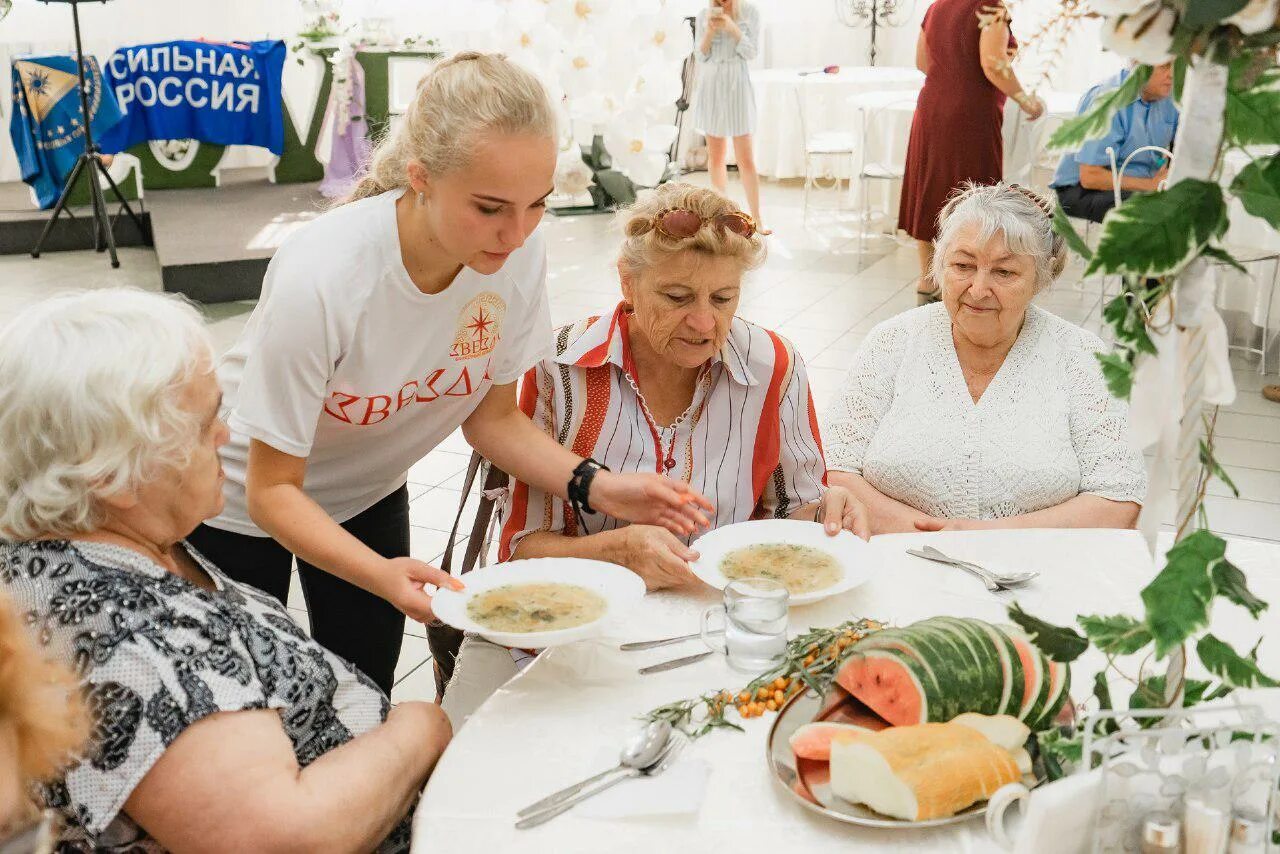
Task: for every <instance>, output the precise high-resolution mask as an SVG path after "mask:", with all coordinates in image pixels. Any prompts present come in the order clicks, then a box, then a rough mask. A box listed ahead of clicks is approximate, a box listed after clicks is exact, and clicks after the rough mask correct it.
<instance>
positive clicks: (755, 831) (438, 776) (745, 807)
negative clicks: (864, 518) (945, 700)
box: [413, 530, 1280, 854]
mask: <svg viewBox="0 0 1280 854" xmlns="http://www.w3.org/2000/svg"><path fill="white" fill-rule="evenodd" d="M1171 543H1172V536H1171V535H1169V534H1164V535H1161V538H1160V540H1159V541H1158V542H1157V543H1156V544H1155V545H1156V549H1155V552H1156V557H1155V558H1153V555H1152V553H1151V550H1150V549H1149V547H1148V543H1147V542H1146V541H1145V540H1144V539H1143V537H1142V536H1141V535H1140V534H1139V533H1138V532H1136V531H1124V530H996V531H990V530H986V531H948V532H939V533H920V534H892V535H882V536H876V537H872V538H871V540H870V542H869V543H868V545H867V547H866V548H865V549H864V550H863V557H862V560H863V561H864V562H865V566H866V567H867V568H868V569H869V570H870V577H869V578H868V580H866V581H865V582H864V583H862V584H861V585H860V586H858V587H856V588H854V589H852V590H850V591H848V592H846V593H843V594H840V595H838V596H834V597H831V598H829V599H826V600H823V601H820V602H816V603H813V604H810V605H804V606H796V607H793V608H792V609H791V611H790V615H789V634H790V635H791V636H792V637H794V636H796V635H798V634H800V633H802V632H804V631H805V630H807V629H809V628H810V627H827V626H834V625H838V624H839V623H841V622H843V621H845V620H850V619H856V618H864V617H865V618H872V619H875V620H879V621H883V622H885V623H888V624H895V625H906V624H909V623H912V622H915V621H917V620H922V619H925V618H928V617H933V616H938V615H952V616H966V617H976V618H980V619H983V620H987V621H990V622H995V623H1008V622H1009V616H1008V609H1009V607H1010V606H1011V605H1012V604H1013V603H1015V602H1016V603H1017V604H1018V605H1019V606H1020V607H1021V608H1023V609H1024V610H1025V611H1026V612H1028V613H1029V614H1032V615H1035V616H1037V617H1039V618H1041V619H1044V620H1047V621H1049V622H1051V623H1055V624H1059V625H1073V624H1074V622H1075V619H1076V617H1077V615H1081V614H1095V613H1100V614H1115V613H1122V612H1123V613H1128V614H1133V615H1139V616H1140V615H1141V614H1142V602H1141V598H1140V594H1141V591H1142V588H1143V587H1145V586H1146V585H1147V584H1148V583H1149V582H1150V581H1151V579H1152V578H1153V577H1154V576H1155V574H1156V567H1157V566H1158V565H1161V563H1162V562H1161V558H1160V555H1161V554H1162V553H1163V551H1165V550H1167V549H1168V547H1169V546H1170V545H1171ZM923 545H932V546H934V547H936V548H938V549H940V550H941V551H943V552H945V553H946V554H948V555H950V556H953V557H958V558H962V559H967V560H971V561H974V562H977V563H980V564H982V565H984V566H987V567H989V568H992V569H998V570H1015V569H1033V570H1035V571H1037V572H1039V576H1038V577H1037V578H1036V579H1035V580H1034V581H1032V582H1031V583H1030V584H1028V585H1026V586H1024V587H1021V588H1018V589H1016V590H1013V591H1007V592H1000V593H995V594H993V593H990V592H988V591H987V589H986V588H985V587H984V586H983V585H982V584H981V583H979V581H977V580H976V579H975V578H974V577H972V576H970V575H969V574H967V573H965V572H962V571H960V570H958V569H956V568H954V567H951V566H947V565H943V564H939V563H934V562H930V561H926V560H922V559H919V558H917V557H913V556H911V555H908V554H907V549H908V548H912V547H921V546H923ZM1227 556H1228V558H1229V559H1231V560H1232V561H1233V562H1234V563H1235V564H1236V565H1237V566H1239V567H1240V568H1241V569H1242V570H1243V571H1244V572H1245V574H1246V575H1247V577H1248V582H1249V585H1250V587H1251V589H1252V590H1253V591H1254V592H1255V593H1256V594H1257V595H1258V596H1260V597H1261V598H1262V599H1264V600H1269V601H1270V602H1272V603H1273V608H1272V610H1271V611H1268V612H1266V613H1265V614H1264V616H1263V621H1261V622H1256V621H1254V620H1251V619H1250V618H1249V615H1248V614H1247V613H1246V612H1245V611H1244V610H1243V609H1241V608H1239V607H1237V606H1235V605H1231V604H1229V603H1226V602H1219V604H1217V605H1215V607H1214V619H1213V622H1212V630H1213V632H1214V633H1215V634H1217V635H1218V636H1219V637H1221V638H1223V639H1224V640H1227V641H1228V642H1230V643H1234V644H1236V645H1237V648H1242V649H1249V648H1250V647H1252V646H1253V643H1254V641H1256V640H1257V639H1258V637H1259V636H1260V635H1261V634H1262V633H1263V630H1264V628H1265V626H1266V624H1267V620H1268V619H1270V621H1271V622H1272V623H1274V619H1273V618H1270V615H1271V614H1273V613H1274V612H1275V611H1276V609H1280V544H1276V543H1271V542H1263V541H1255V540H1246V539H1235V540H1231V541H1229V547H1228V553H1227ZM720 601H721V595H720V592H719V591H717V590H715V589H712V588H709V587H708V588H706V589H702V590H698V591H694V592H688V591H681V592H656V593H650V594H648V595H647V596H645V597H644V599H643V600H641V602H640V603H639V604H638V605H637V606H636V607H635V608H634V610H632V611H631V612H629V613H627V614H625V615H624V616H622V617H620V618H618V619H617V621H616V622H615V623H614V624H612V625H611V626H610V627H609V628H608V630H607V631H606V632H605V633H604V634H603V635H601V636H598V637H596V638H593V639H590V640H584V641H579V642H576V643H573V644H569V645H566V646H561V647H555V648H552V649H547V650H545V651H543V652H542V653H541V654H539V655H538V656H537V657H536V660H534V661H533V663H532V664H530V665H529V666H528V667H526V668H525V669H524V670H523V671H522V672H521V673H519V674H518V675H517V676H515V677H514V678H513V679H511V681H509V682H508V683H507V684H506V685H504V686H503V687H502V688H500V689H499V690H498V691H497V692H496V693H494V694H493V695H492V696H491V697H490V698H489V699H488V700H487V701H486V702H485V703H484V704H482V705H481V706H480V707H479V709H478V710H476V711H475V713H474V714H473V715H472V716H471V717H470V718H469V719H468V720H467V721H466V723H465V724H464V725H463V726H462V727H461V728H460V729H459V730H458V732H456V733H455V735H454V737H453V741H452V743H451V744H450V746H449V748H448V750H447V751H446V752H445V754H444V756H443V758H442V759H441V760H440V763H439V765H438V766H437V767H436V769H435V771H434V773H433V774H432V777H431V779H430V781H429V783H428V785H427V787H426V789H425V790H424V793H423V797H422V800H421V801H420V804H419V806H418V808H417V811H416V814H415V819H414V836H413V850H414V851H415V852H421V854H426V852H436V851H450V852H477V854H495V852H507V851H518V852H557V854H574V852H582V854H587V852H591V854H597V852H605V851H608V852H614V851H617V852H632V851H634V852H645V854H652V852H655V851H666V850H682V851H710V850H713V849H716V848H722V847H724V846H726V845H738V844H743V845H758V844H766V845H770V846H772V847H774V848H776V849H777V850H786V851H803V852H828V851H829V852H841V854H843V853H844V852H848V851H850V850H857V851H860V852H870V851H886V852H888V851H892V852H905V851H926V850H927V851H949V852H950V851H961V852H988V851H998V850H1001V849H999V848H998V847H997V846H996V844H995V842H994V840H992V839H991V837H990V836H989V835H988V833H987V831H986V829H985V826H984V823H983V821H982V820H981V819H980V818H974V819H971V820H967V821H964V822H961V823H957V824H954V825H950V826H945V827H937V828H930V829H919V828H901V829H899V828H893V829H881V828H872V827H865V826H859V825H852V824H845V823H841V822H838V821H835V820H832V819H830V818H829V817H826V816H824V815H820V814H816V813H814V812H811V811H810V810H808V809H806V808H805V807H804V806H802V804H801V803H800V802H799V800H798V799H797V798H796V797H795V796H794V795H793V794H792V793H790V792H788V791H787V790H786V789H784V787H783V786H782V784H781V783H779V781H778V780H777V779H775V778H774V777H773V776H772V775H771V773H770V767H769V764H768V762H767V761H766V742H767V737H768V733H769V727H770V724H771V722H772V720H773V718H774V715H773V714H765V715H764V716H763V717H759V718H753V719H749V720H740V719H739V718H738V715H737V713H736V711H732V710H731V711H730V712H729V713H728V714H729V716H730V719H732V720H734V721H735V722H738V723H740V724H741V726H742V728H743V730H744V731H743V732H737V731H733V730H724V729H717V730H713V731H711V732H710V733H708V734H707V735H704V736H702V737H701V738H698V739H696V740H694V741H692V742H691V743H690V744H689V745H688V746H687V747H686V748H685V749H684V751H683V753H682V754H681V756H680V758H679V759H678V760H677V765H678V764H679V763H683V762H699V763H704V764H705V767H706V768H707V769H709V770H708V773H707V774H706V777H705V788H704V790H703V794H702V797H701V802H700V803H699V804H697V805H696V809H694V810H692V811H687V812H678V813H674V814H668V815H646V816H627V817H616V816H615V817H611V818H603V817H596V816H593V815H592V814H591V813H590V811H588V810H584V809H583V808H582V807H581V806H579V807H576V808H574V809H572V810H569V811H568V812H566V813H564V814H562V815H560V816H558V817H556V818H554V819H552V820H550V821H548V822H547V823H545V824H542V825H540V826H538V827H534V828H530V829H526V830H518V829H516V827H515V820H516V812H517V811H518V810H519V809H520V808H521V807H524V806H526V805H528V804H530V803H532V802H533V801H536V800H538V799H540V798H542V797H544V796H546V795H548V794H550V793H551V792H553V791H555V790H557V789H559V788H561V787H563V786H567V785H569V784H571V783H574V782H577V781H578V780H581V779H583V778H585V777H588V776H590V775H591V774H593V773H596V772H598V771H600V770H603V769H602V766H601V762H602V757H607V756H609V755H610V753H611V752H613V753H614V755H616V750H617V748H618V747H619V746H621V745H622V744H623V743H624V742H625V741H626V740H627V738H628V737H629V736H631V735H633V734H634V733H635V732H636V731H637V730H638V728H639V727H640V726H641V723H640V721H639V718H640V717H641V716H643V715H644V714H645V713H646V712H647V711H649V710H651V709H653V708H655V707H658V706H661V705H663V704H666V703H669V702H672V701H676V700H681V699H684V698H690V697H696V696H699V695H702V694H705V693H708V692H711V691H714V690H717V689H728V690H735V689H738V688H740V687H741V686H743V685H745V684H746V682H747V681H749V678H750V677H749V675H747V674H742V673H738V672H735V671H733V670H731V669H730V668H729V666H728V664H727V662H726V660H725V657H724V656H723V655H720V654H715V655H711V656H709V657H707V658H705V659H703V660H702V661H699V662H698V663H696V664H692V665H690V666H686V667H681V668H678V669H674V670H670V671H667V672H663V673H657V674H653V675H640V674H639V673H638V669H639V668H640V667H643V666H645V665H651V664H654V663H656V662H661V661H665V660H668V659H672V658H677V657H680V656H684V655H689V654H692V653H695V652H698V651H699V650H703V649H705V647H704V646H703V645H702V643H701V641H699V640H696V639H694V640H690V641H688V642H685V643H682V644H677V645H673V646H668V647H663V648H659V649H652V650H648V651H641V652H634V651H633V652H623V651H621V650H620V649H619V646H620V644H621V643H624V642H628V641H640V640H649V639H655V638H663V637H668V636H675V635H683V634H688V633H690V632H696V631H697V630H698V629H697V627H698V624H699V616H700V614H701V612H702V611H703V610H704V609H705V608H707V607H708V606H711V605H715V604H717V603H719V602H720ZM1258 656H1259V663H1260V664H1261V666H1262V668H1263V670H1264V671H1268V672H1270V673H1273V674H1275V673H1280V644H1275V643H1264V644H1262V648H1261V649H1260V650H1259V653H1258ZM1192 659H1194V655H1193V656H1192ZM1103 663H1104V662H1103V659H1102V658H1101V656H1100V655H1099V654H1098V653H1096V651H1094V650H1093V649H1092V648H1090V649H1089V650H1088V651H1087V652H1086V653H1085V654H1084V656H1083V657H1082V658H1080V659H1079V660H1077V661H1076V662H1075V663H1074V664H1073V665H1072V669H1073V673H1074V680H1073V686H1074V687H1073V688H1072V698H1073V700H1074V701H1075V702H1076V703H1081V702H1083V701H1086V700H1087V699H1088V698H1089V695H1090V694H1091V692H1092V687H1091V686H1092V682H1093V679H1092V674H1093V673H1094V672H1096V671H1097V670H1100V669H1101V668H1102V666H1103ZM1195 670H1196V663H1195V662H1194V661H1192V662H1191V663H1190V664H1189V671H1190V672H1191V673H1193V674H1194V673H1195ZM1122 696H1127V693H1126V694H1123V695H1122ZM671 773H674V772H668V774H671ZM624 785H627V786H632V787H641V786H662V785H664V778H663V777H661V776H659V777H654V778H652V779H643V780H638V781H634V782H628V783H625V784H624ZM735 850H736V849H735Z"/></svg>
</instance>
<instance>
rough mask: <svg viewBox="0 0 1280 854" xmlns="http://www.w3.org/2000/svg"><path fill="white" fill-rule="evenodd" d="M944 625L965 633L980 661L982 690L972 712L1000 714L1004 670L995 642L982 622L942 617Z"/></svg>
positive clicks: (964, 618)
mask: <svg viewBox="0 0 1280 854" xmlns="http://www.w3.org/2000/svg"><path fill="white" fill-rule="evenodd" d="M940 619H941V620H942V621H943V623H944V625H951V626H954V627H955V630H956V631H958V632H961V633H963V634H964V635H966V636H967V638H968V640H969V646H970V648H972V649H973V650H974V654H975V657H976V659H977V661H978V669H979V672H980V673H981V675H982V690H981V692H980V693H979V694H978V695H977V696H976V697H975V698H974V701H973V704H974V706H973V708H972V709H971V711H974V712H977V713H978V714H980V715H995V714H999V713H1000V710H1001V709H1002V708H1003V705H1002V703H1001V698H1002V695H1003V694H1004V670H1003V668H1002V667H1001V666H1000V656H999V651H998V650H997V649H996V645H995V642H994V641H992V640H991V638H990V636H988V635H987V633H986V632H985V631H984V630H983V629H982V624H981V621H979V620H973V619H970V618H966V617H942V618H940Z"/></svg>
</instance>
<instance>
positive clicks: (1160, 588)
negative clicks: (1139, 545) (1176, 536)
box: [1142, 531, 1227, 659]
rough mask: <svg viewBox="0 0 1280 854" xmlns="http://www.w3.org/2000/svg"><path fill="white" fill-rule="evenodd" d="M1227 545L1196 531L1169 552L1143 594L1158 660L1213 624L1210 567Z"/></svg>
mask: <svg viewBox="0 0 1280 854" xmlns="http://www.w3.org/2000/svg"><path fill="white" fill-rule="evenodd" d="M1226 549H1227V544H1226V542H1224V541H1223V540H1222V539H1220V538H1219V537H1215V536H1214V535H1213V534H1211V533H1209V532H1208V531H1196V532H1195V533H1194V534H1192V535H1191V536H1189V537H1187V538H1186V539H1184V540H1182V541H1181V542H1179V543H1177V544H1175V545H1174V547H1173V548H1171V549H1169V553H1168V555H1167V556H1166V558H1165V566H1164V569H1162V570H1161V571H1160V574H1159V575H1157V576H1156V577H1155V578H1154V579H1153V580H1152V582H1151V583H1150V584H1148V585H1147V586H1146V587H1145V588H1143V590H1142V603H1143V605H1145V606H1146V610H1147V617H1146V623H1147V628H1149V629H1150V630H1151V636H1152V637H1153V638H1154V639H1155V642H1156V658H1158V659H1159V658H1164V657H1165V656H1166V655H1168V654H1169V651H1170V650H1172V649H1173V648H1174V647H1176V646H1178V645H1179V644H1181V643H1182V642H1183V641H1185V640H1186V639H1187V638H1189V637H1191V636H1192V635H1193V634H1195V633H1196V632H1197V631H1199V630H1200V629H1203V628H1204V627H1205V626H1207V625H1208V624H1209V603H1210V601H1212V599H1213V595H1214V586H1213V579H1212V578H1210V577H1209V567H1210V565H1211V564H1213V563H1214V562H1215V561H1217V560H1220V559H1221V558H1222V555H1223V554H1224V553H1225V552H1226Z"/></svg>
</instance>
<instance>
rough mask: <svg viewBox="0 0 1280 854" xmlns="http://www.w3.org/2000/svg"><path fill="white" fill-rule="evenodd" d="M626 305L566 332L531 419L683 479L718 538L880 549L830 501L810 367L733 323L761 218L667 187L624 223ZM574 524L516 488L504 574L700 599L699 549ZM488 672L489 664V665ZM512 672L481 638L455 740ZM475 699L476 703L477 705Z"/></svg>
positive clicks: (784, 346)
mask: <svg viewBox="0 0 1280 854" xmlns="http://www.w3.org/2000/svg"><path fill="white" fill-rule="evenodd" d="M621 218H622V224H623V231H624V234H625V238H624V240H623V244H622V250H621V253H620V257H619V259H618V273H619V276H620V278H621V283H622V295H623V300H622V302H620V303H619V304H618V307H617V308H616V309H615V310H614V311H613V313H612V314H611V315H607V316H604V317H593V318H588V319H586V320H583V321H580V322H578V323H574V324H571V325H569V326H565V327H563V328H562V329H560V330H559V332H558V334H557V336H556V341H555V344H556V346H555V355H554V356H553V357H551V358H549V359H547V360H546V361H544V362H543V363H542V364H540V365H538V366H536V367H534V368H533V369H532V370H530V371H529V373H528V374H526V375H525V378H524V383H523V385H522V388H521V394H520V405H521V408H522V409H523V410H524V411H525V412H526V413H527V414H528V415H529V416H530V417H531V418H532V419H533V422H534V423H535V424H538V425H540V426H541V427H543V429H545V430H546V431H547V432H548V433H550V434H551V435H552V436H555V437H556V438H557V439H558V440H559V441H560V442H561V443H562V444H563V445H565V446H566V447H570V448H573V449H574V451H575V452H577V453H580V454H581V455H582V456H584V457H592V458H594V459H595V460H598V461H599V462H600V463H602V464H603V465H605V466H608V467H609V468H611V469H613V470H614V471H634V472H646V471H647V472H659V473H662V474H666V475H668V476H670V477H674V478H679V479H681V480H684V481H685V482H687V483H689V484H690V485H691V486H693V487H694V488H695V489H697V490H699V491H700V492H701V493H702V494H703V495H706V496H707V497H708V498H709V499H710V500H711V501H712V503H713V504H714V505H715V511H714V513H712V514H709V515H710V516H711V517H712V518H711V524H712V525H713V526H716V527H718V526H721V525H729V524H732V523H734V522H744V521H747V520H749V519H759V518H765V517H772V518H791V519H809V520H812V519H816V518H820V519H821V520H822V521H823V524H824V525H825V526H826V530H827V532H828V533H830V534H836V533H838V532H839V531H840V530H841V528H845V529H848V530H851V531H853V532H854V533H856V534H858V535H859V536H863V537H865V536H867V535H868V523H867V517H866V513H865V510H864V508H863V507H862V505H861V504H860V503H859V502H857V501H856V500H855V499H854V498H853V495H852V494H851V493H850V492H848V491H847V490H845V489H843V488H840V487H833V488H830V489H828V488H827V487H826V486H825V481H826V463H825V462H824V460H823V456H822V444H821V440H820V438H819V435H818V425H817V419H816V417H815V415H814V407H813V400H812V396H811V394H810V391H809V382H808V379H807V375H806V372H805V366H804V362H803V360H802V359H801V358H800V354H799V353H797V352H796V350H795V348H794V347H792V346H791V344H790V343H789V342H788V341H787V340H786V339H784V338H782V336H780V335H778V334H776V333H774V332H771V331H769V330H767V329H762V328H761V327H759V326H755V325H753V324H751V323H748V322H747V321H745V320H742V319H741V318H738V317H735V316H734V313H735V310H736V309H737V307H738V300H739V296H740V294H741V291H742V277H743V274H744V273H745V272H746V271H748V270H749V269H751V268H753V267H755V266H757V265H759V264H760V263H761V261H763V258H764V244H763V241H762V239H761V238H760V236H759V235H758V234H757V233H756V231H755V225H754V222H753V221H752V219H751V218H750V217H749V216H747V215H746V214H744V213H743V212H742V211H740V210H739V209H738V208H737V207H736V206H735V205H734V204H733V203H732V202H730V201H728V200H727V199H725V198H724V197H723V196H721V195H720V194H719V193H716V192H715V191H714V190H710V189H706V188H701V187H693V186H690V185H687V184H664V185H662V186H660V187H658V188H657V189H656V190H654V191H652V192H651V193H649V194H648V195H647V196H645V197H642V199H641V201H639V202H638V203H637V204H636V205H635V206H634V207H632V208H631V209H629V210H627V211H625V212H624V213H623V214H622V215H621ZM685 534H686V536H684V537H683V538H680V537H677V536H676V535H674V534H672V533H670V532H669V531H666V530H664V529H662V528H659V527H656V526H649V525H628V524H626V523H625V522H621V521H619V520H617V519H612V518H608V517H605V516H602V515H600V514H594V513H593V514H588V513H585V512H584V513H583V514H581V515H579V514H577V513H575V512H574V510H573V508H572V507H571V506H570V505H569V504H568V503H566V502H565V501H563V500H562V499H560V498H559V497H557V496H554V495H550V494H548V493H546V492H543V491H542V490H540V489H537V488H535V487H532V486H529V485H527V484H524V483H519V482H517V483H515V484H514V485H513V488H512V491H511V498H510V501H509V505H508V512H507V514H506V521H505V524H504V527H503V529H502V536H501V547H500V555H501V558H502V559H503V560H508V559H513V558H514V559H523V558H538V557H579V558H592V559H596V560H606V561H610V562H612V563H616V564H619V565H621V566H625V567H627V568H629V569H631V570H632V571H634V572H635V573H636V574H637V575H639V576H640V577H641V578H643V579H644V581H645V584H646V585H647V586H648V588H649V589H650V590H656V589H660V588H671V587H681V586H684V585H697V584H700V582H699V581H697V579H696V577H695V576H694V575H693V573H692V572H691V571H690V569H689V561H690V560H693V559H695V558H696V554H695V553H694V551H693V550H692V549H691V548H690V547H689V541H690V540H691V539H692V537H693V536H694V535H695V531H693V530H692V529H686V531H685ZM484 659H487V664H482V663H480V662H481V661H482V660H484ZM504 671H505V674H506V675H510V674H511V673H514V672H515V669H514V665H513V664H512V663H511V658H510V656H509V655H508V654H507V651H506V650H503V649H500V648H495V647H493V646H492V645H491V644H489V645H486V642H484V641H481V640H479V639H477V638H471V637H468V638H467V640H466V641H465V642H464V644H463V646H462V649H461V651H460V653H459V657H458V665H457V669H456V671H455V673H454V681H453V682H452V683H451V684H450V687H449V694H447V695H446V697H445V709H446V711H448V712H449V714H450V718H451V719H452V720H453V722H454V724H455V726H457V725H460V724H461V718H462V717H463V716H465V711H462V709H463V707H467V706H469V707H471V708H474V706H475V705H478V702H479V701H480V700H483V697H484V696H486V695H487V692H488V691H490V690H492V689H493V688H495V687H496V686H497V685H500V684H502V679H503V673H504ZM468 697H469V699H468Z"/></svg>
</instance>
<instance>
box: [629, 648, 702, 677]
mask: <svg viewBox="0 0 1280 854" xmlns="http://www.w3.org/2000/svg"><path fill="white" fill-rule="evenodd" d="M714 652H715V650H710V649H709V650H707V651H706V652H699V653H697V654H696V655H686V656H685V657H684V658H673V659H672V660H671V661H664V662H662V663H661V664H650V665H649V666H648V667H641V668H640V675H641V676H647V675H649V674H650V673H662V672H664V671H667V670H675V669H676V668H677V667H684V666H685V665H686V664H696V663H697V662H699V661H702V659H704V658H706V657H707V656H708V655H712V654H714Z"/></svg>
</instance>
